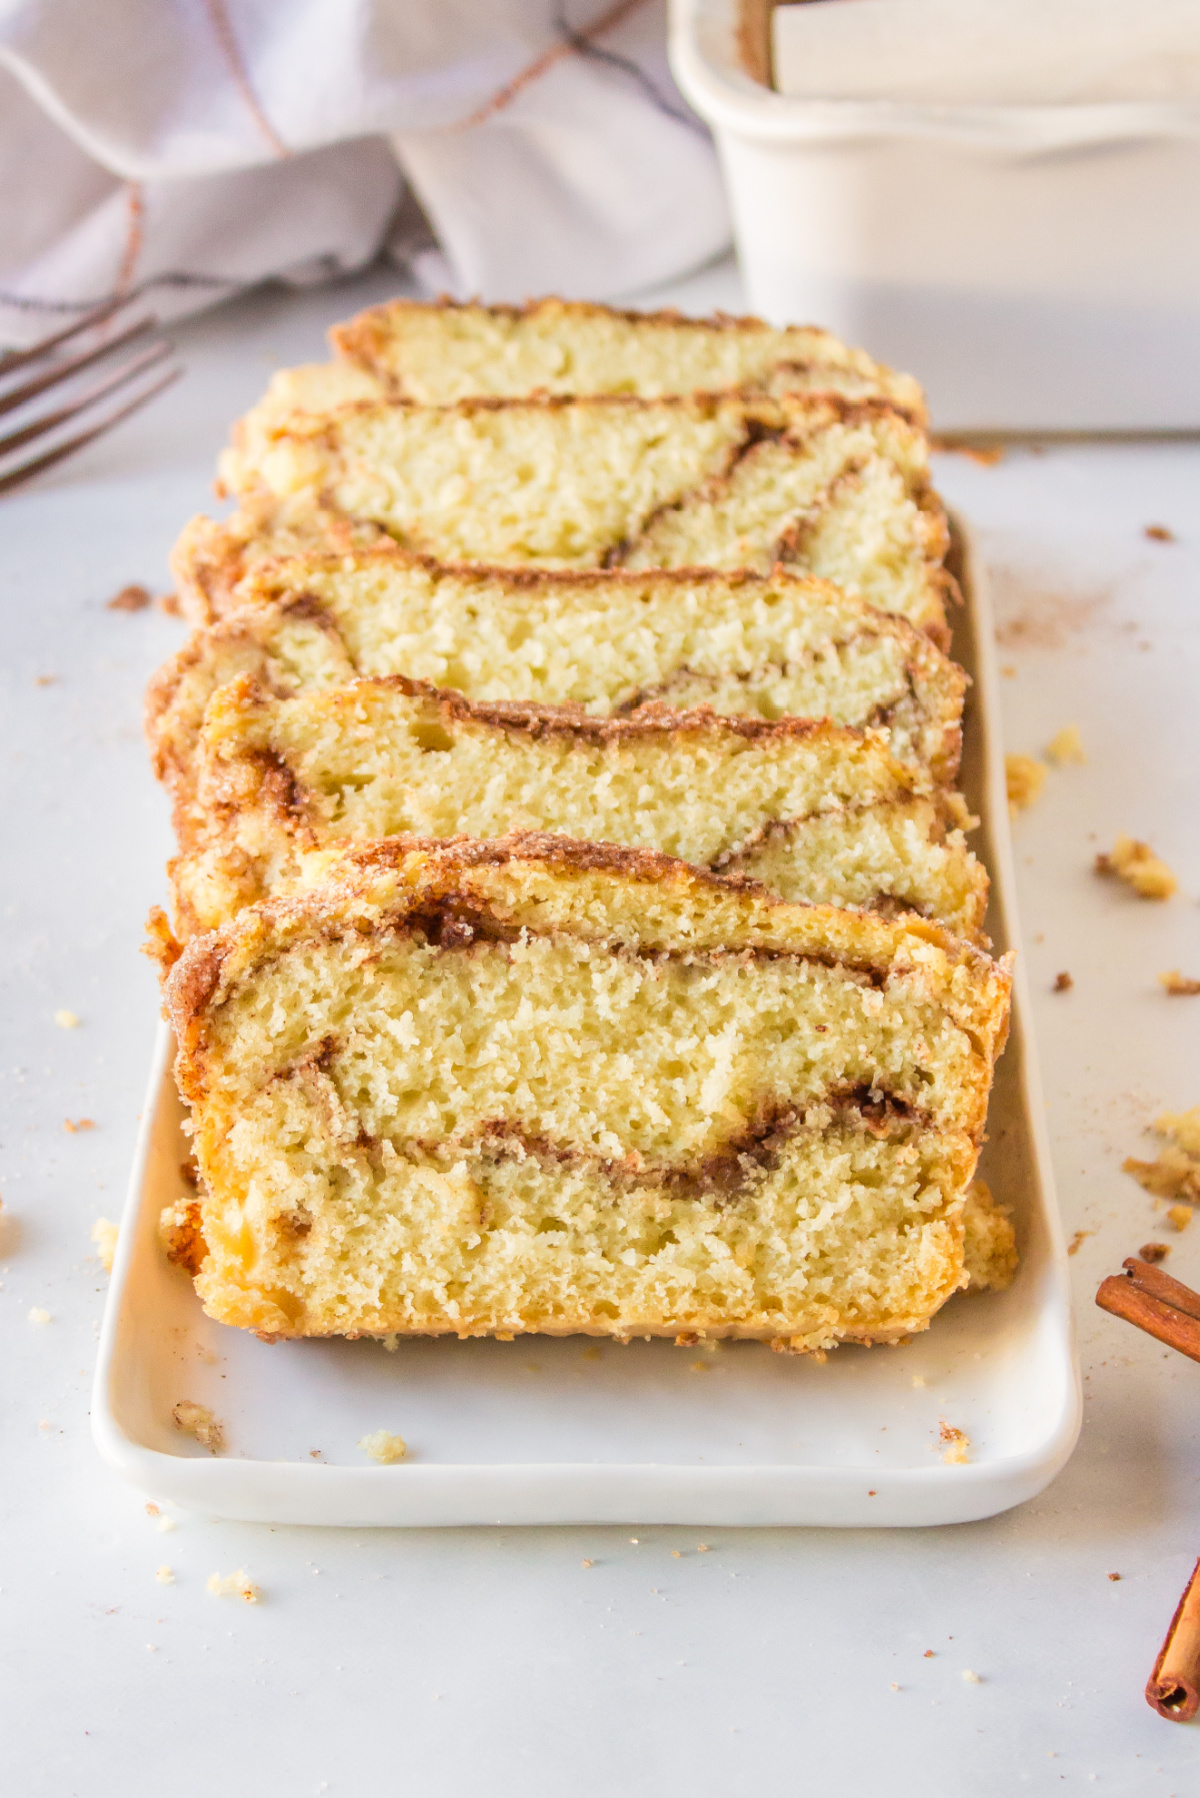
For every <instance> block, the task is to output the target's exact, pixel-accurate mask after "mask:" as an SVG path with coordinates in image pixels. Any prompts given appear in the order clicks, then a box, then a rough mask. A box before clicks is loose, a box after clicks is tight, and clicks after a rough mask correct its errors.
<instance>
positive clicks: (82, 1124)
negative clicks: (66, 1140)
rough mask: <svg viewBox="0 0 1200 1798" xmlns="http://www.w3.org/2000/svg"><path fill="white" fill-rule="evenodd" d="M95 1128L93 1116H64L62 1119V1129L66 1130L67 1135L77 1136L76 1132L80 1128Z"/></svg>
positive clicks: (77, 1132)
mask: <svg viewBox="0 0 1200 1798" xmlns="http://www.w3.org/2000/svg"><path fill="white" fill-rule="evenodd" d="M95 1128H96V1120H95V1118H64V1119H63V1129H64V1130H65V1131H66V1132H67V1135H68V1136H78V1134H79V1132H80V1131H81V1130H94V1129H95Z"/></svg>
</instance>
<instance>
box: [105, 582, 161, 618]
mask: <svg viewBox="0 0 1200 1798" xmlns="http://www.w3.org/2000/svg"><path fill="white" fill-rule="evenodd" d="M149 604H150V593H149V590H148V589H147V588H146V587H139V586H137V585H136V584H131V585H130V586H128V587H122V588H121V591H120V592H119V593H114V594H113V596H112V598H111V599H110V600H109V602H108V604H107V606H106V607H105V610H106V611H108V612H144V611H145V610H146V607H147V606H148V605H149Z"/></svg>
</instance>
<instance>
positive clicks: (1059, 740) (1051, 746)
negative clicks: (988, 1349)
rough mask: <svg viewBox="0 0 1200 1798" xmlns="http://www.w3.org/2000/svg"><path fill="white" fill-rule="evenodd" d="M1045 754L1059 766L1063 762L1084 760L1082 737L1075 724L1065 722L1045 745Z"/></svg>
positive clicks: (1085, 759) (1085, 757) (1085, 758)
mask: <svg viewBox="0 0 1200 1798" xmlns="http://www.w3.org/2000/svg"><path fill="white" fill-rule="evenodd" d="M1046 754H1047V755H1048V756H1049V757H1050V760H1051V761H1052V762H1055V763H1057V764H1058V765H1059V766H1061V765H1062V764H1063V763H1064V762H1086V761H1087V756H1086V755H1085V754H1084V753H1083V738H1082V737H1081V736H1080V734H1079V726H1078V725H1077V724H1065V725H1064V726H1063V728H1062V729H1061V730H1060V731H1059V732H1058V734H1057V736H1055V737H1053V738H1052V739H1051V741H1050V742H1049V743H1047V745H1046Z"/></svg>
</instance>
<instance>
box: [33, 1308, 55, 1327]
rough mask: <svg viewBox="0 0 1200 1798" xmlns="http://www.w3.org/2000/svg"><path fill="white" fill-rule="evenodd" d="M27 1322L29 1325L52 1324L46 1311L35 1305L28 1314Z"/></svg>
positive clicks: (51, 1319)
mask: <svg viewBox="0 0 1200 1798" xmlns="http://www.w3.org/2000/svg"><path fill="white" fill-rule="evenodd" d="M29 1321H30V1323H31V1324H48V1323H53V1321H54V1320H53V1318H52V1317H51V1315H50V1313H49V1312H48V1311H43V1309H42V1307H41V1306H40V1305H35V1306H34V1307H33V1309H32V1311H31V1312H30V1313H29Z"/></svg>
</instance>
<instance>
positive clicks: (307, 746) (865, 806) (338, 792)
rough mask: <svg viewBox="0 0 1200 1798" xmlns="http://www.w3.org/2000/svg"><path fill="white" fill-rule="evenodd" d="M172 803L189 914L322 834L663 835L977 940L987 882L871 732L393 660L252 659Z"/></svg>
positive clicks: (285, 864)
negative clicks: (327, 678) (388, 668)
mask: <svg viewBox="0 0 1200 1798" xmlns="http://www.w3.org/2000/svg"><path fill="white" fill-rule="evenodd" d="M192 772H193V781H194V791H195V801H194V803H191V804H181V805H179V806H177V808H176V827H177V830H178V833H179V837H180V845H181V848H182V850H183V853H182V854H181V856H180V857H179V858H178V859H177V860H176V861H175V862H174V863H172V868H171V873H172V883H173V889H174V895H175V912H176V916H177V919H178V920H179V923H180V927H181V928H182V929H183V930H185V931H188V932H190V931H193V930H196V929H213V928H217V927H219V926H220V925H221V924H223V923H225V922H226V921H227V920H228V919H229V918H230V917H231V916H232V915H233V914H234V913H235V912H236V911H237V910H238V909H239V908H240V907H241V906H243V905H247V904H252V903H254V902H255V901H256V900H259V899H262V898H265V897H267V896H269V895H272V894H275V893H284V892H289V891H294V890H295V889H296V887H297V886H298V885H300V884H302V883H304V882H306V881H307V880H309V879H310V878H311V874H310V872H309V867H310V863H311V857H312V854H313V852H314V851H322V850H334V849H336V848H337V847H338V846H339V845H341V844H343V843H346V842H348V841H371V840H374V839H378V838H382V837H391V836H398V835H403V834H405V833H408V834H413V835H420V836H423V837H451V836H455V835H457V834H460V833H467V834H469V835H471V836H474V837H480V838H488V837H499V836H503V835H504V834H505V833H506V832H507V831H511V830H513V829H514V828H518V829H530V830H546V831H554V832H555V833H559V834H562V835H563V836H570V837H573V838H575V839H578V840H582V841H585V842H610V843H624V844H628V845H631V846H633V847H636V848H647V849H660V850H664V851H665V852H666V853H667V854H670V855H677V856H679V857H680V858H681V859H683V860H685V861H689V862H692V863H693V864H695V865H697V866H699V867H704V868H713V869H718V870H720V871H721V872H723V873H729V874H742V875H748V876H750V877H751V878H753V879H755V880H760V881H762V882H764V884H766V885H768V886H770V887H771V888H772V889H773V890H774V891H776V892H777V893H779V894H780V895H781V896H782V897H783V898H785V899H789V900H795V901H807V902H810V903H823V904H835V905H847V906H856V907H857V906H864V907H871V908H879V909H884V910H888V911H891V912H898V911H907V910H912V911H916V912H919V913H920V914H921V915H923V916H927V917H934V918H937V919H939V920H941V921H943V922H945V923H947V924H949V925H950V926H951V928H953V929H956V930H958V931H960V932H961V933H962V934H963V935H965V936H968V937H971V938H974V939H977V938H978V937H979V935H980V932H981V928H982V924H983V917H984V913H985V910H986V907H987V895H988V881H987V876H986V874H985V872H984V870H983V868H982V866H981V864H980V863H979V862H978V861H977V860H976V859H975V857H974V856H973V855H972V854H971V852H970V850H969V849H968V848H967V846H966V840H965V838H964V836H963V834H962V830H961V829H960V828H954V826H955V825H961V823H962V822H964V821H965V813H964V811H963V808H962V807H961V806H960V805H956V802H955V801H954V800H953V798H952V797H951V796H949V795H946V794H943V793H940V792H935V791H934V790H932V789H931V787H930V784H929V777H928V775H925V776H923V777H921V776H916V775H914V774H913V773H912V772H911V771H910V770H909V769H908V768H907V767H905V766H904V765H903V764H901V763H899V762H897V761H896V760H895V758H894V757H893V756H891V755H890V754H889V753H888V750H887V747H886V743H885V740H884V739H883V738H882V737H881V736H879V735H877V734H876V733H874V732H859V731H853V730H848V729H842V728H839V727H838V726H836V725H833V724H831V723H829V722H828V721H827V720H825V721H821V722H813V721H808V720H801V719H795V718H786V719H783V720H781V721H780V722H779V723H777V724H768V723H767V722H766V721H765V720H763V719H747V718H738V719H734V718H721V717H714V716H713V715H712V714H711V713H709V712H706V711H705V712H670V711H667V710H665V709H661V710H656V711H655V712H653V713H651V714H645V715H641V716H637V717H634V718H628V719H592V718H586V717H584V716H583V715H581V714H580V713H578V712H574V711H570V712H568V711H564V710H561V709H557V710H550V709H548V708H545V707H533V706H524V705H522V706H517V705H512V704H508V705H482V704H473V703H472V702H470V701H468V700H466V699H464V698H463V697H462V696H461V695H459V694H456V693H452V692H445V691H439V690H438V689H437V688H428V687H423V686H421V685H420V684H418V683H417V682H414V681H410V680H406V679H405V678H404V677H403V676H401V675H392V676H390V677H388V678H387V679H382V680H359V681H355V682H353V683H351V684H350V685H348V686H344V687H334V688H329V689H325V690H321V691H316V692H307V693H302V694H297V695H296V696H295V697H293V698H290V699H280V698H276V697H274V696H272V695H270V694H267V693H264V692H263V691H262V690H261V689H260V688H259V687H258V686H257V685H256V684H255V682H254V681H253V680H252V679H251V678H250V677H249V676H248V675H241V676H239V677H238V678H237V679H236V680H234V681H231V682H229V683H228V684H227V685H226V686H224V687H222V688H221V689H220V690H219V691H218V692H217V693H216V694H214V695H213V697H212V699H211V700H210V701H209V703H208V707H207V711H206V714H205V723H204V728H203V732H202V734H201V740H200V745H199V749H198V752H197V755H196V757H195V759H194V762H193V770H192Z"/></svg>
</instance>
